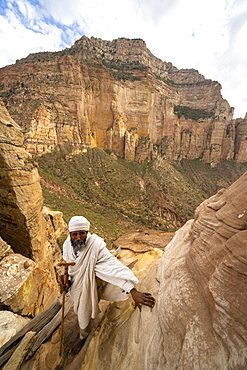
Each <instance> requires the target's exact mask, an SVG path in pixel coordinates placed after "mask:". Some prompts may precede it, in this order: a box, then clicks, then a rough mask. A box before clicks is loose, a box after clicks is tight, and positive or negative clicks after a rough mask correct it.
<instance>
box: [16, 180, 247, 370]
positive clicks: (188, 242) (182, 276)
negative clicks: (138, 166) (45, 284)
mask: <svg viewBox="0 0 247 370" xmlns="http://www.w3.org/2000/svg"><path fill="white" fill-rule="evenodd" d="M246 181H247V173H246V174H244V175H243V176H242V177H241V178H239V179H238V180H237V181H236V182H235V183H234V184H233V185H231V186H230V187H229V188H228V189H222V190H221V191H219V192H218V193H217V194H215V195H213V196H212V197H210V198H209V199H207V200H205V201H204V202H203V203H202V204H201V205H200V206H199V207H198V208H197V210H196V212H195V217H194V219H192V220H189V221H188V222H187V223H186V224H185V225H184V226H183V227H182V228H181V229H179V230H178V231H177V232H176V234H175V235H174V237H173V238H172V240H171V241H170V242H169V244H168V245H166V246H165V243H164V239H166V236H165V235H164V233H163V234H162V233H159V232H157V234H155V232H154V233H149V232H148V230H146V231H147V232H144V233H143V232H141V233H132V234H131V233H129V234H128V235H126V239H125V237H124V236H122V237H121V238H119V240H118V241H117V242H116V246H121V247H123V249H124V248H125V247H126V245H128V246H129V245H131V249H132V252H133V251H135V252H136V251H137V253H139V252H141V251H142V252H143V251H147V250H148V252H146V253H144V254H142V255H139V256H138V261H136V259H135V260H134V262H136V263H135V264H134V267H133V271H134V273H135V275H136V276H137V277H138V278H139V280H140V284H139V287H138V288H139V289H140V290H142V291H149V292H151V293H152V294H153V295H154V296H155V298H156V305H155V307H154V308H153V310H150V308H148V307H145V306H144V307H142V311H141V312H140V311H139V310H138V309H134V308H133V305H132V304H131V299H130V300H129V301H127V302H122V303H121V302H117V303H112V304H110V305H109V306H108V307H107V308H106V306H104V304H105V302H102V305H101V308H102V309H103V315H101V317H100V318H99V319H100V320H101V322H100V323H98V326H97V327H96V329H95V332H94V333H92V335H91V336H90V337H89V340H87V342H86V344H85V346H84V347H83V348H82V350H81V351H80V352H79V354H78V355H77V356H76V357H73V356H72V355H70V354H69V353H68V352H69V350H70V348H71V346H72V343H74V341H75V340H76V333H77V335H78V334H79V328H78V323H77V320H76V315H74V314H73V312H72V311H71V312H70V313H69V315H68V317H66V320H65V343H64V344H65V347H64V355H63V356H62V357H60V356H59V331H57V332H55V333H54V335H53V336H52V339H51V340H50V341H49V342H47V343H45V344H43V345H42V346H41V348H40V349H39V351H38V352H37V353H36V354H35V356H33V357H32V358H31V359H30V360H28V361H26V362H23V364H22V367H21V368H22V369H23V370H29V369H34V368H35V369H36V368H37V369H38V368H40V367H42V370H46V369H47V370H48V369H53V368H59V369H60V368H61V369H67V370H74V369H83V370H87V369H90V370H94V369H95V370H96V369H97V370H101V369H102V370H103V369H109V370H111V369H112V370H115V369H119V370H126V369H135V370H166V369H167V370H173V369H174V370H175V369H180V370H182V369H186V370H187V369H190V370H201V369H207V370H215V369H217V370H218V369H219V370H245V369H246V366H247V353H246V344H247V325H246V323H247V317H246V309H245V308H246V304H247V294H246V284H247V275H246V265H247V248H246V245H247V188H246ZM150 236H151V237H150ZM153 247H156V248H153ZM163 249H164V252H162V250H163ZM125 252H126V251H125ZM129 252H130V251H129ZM132 257H133V255H130V254H126V253H124V255H123V259H124V260H125V261H127V260H129V258H132ZM132 265H133V264H132Z"/></svg>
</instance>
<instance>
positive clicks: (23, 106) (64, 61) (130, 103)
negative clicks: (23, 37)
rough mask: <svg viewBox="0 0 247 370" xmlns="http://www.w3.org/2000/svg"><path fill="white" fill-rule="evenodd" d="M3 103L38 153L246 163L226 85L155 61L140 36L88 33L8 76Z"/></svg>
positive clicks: (5, 72)
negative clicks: (96, 152) (62, 150)
mask: <svg viewBox="0 0 247 370" xmlns="http://www.w3.org/2000/svg"><path fill="white" fill-rule="evenodd" d="M0 96H1V97H2V98H3V101H4V103H5V105H6V107H7V109H8V111H9V113H10V115H11V117H12V118H13V119H14V120H15V121H16V122H17V123H18V124H19V125H20V127H21V129H22V131H23V132H24V136H25V148H26V149H27V150H28V151H29V152H30V153H31V154H32V156H36V155H42V154H43V153H46V152H49V151H51V150H52V149H54V148H55V147H58V146H67V147H71V148H72V149H73V150H76V149H77V150H78V149H79V150H84V149H86V148H89V147H95V146H98V147H100V148H104V149H108V150H110V151H112V152H113V153H115V154H116V155H119V156H121V157H123V158H124V159H125V160H127V161H133V160H135V161H138V162H143V161H148V160H150V159H153V158H156V157H157V156H158V155H160V156H162V157H164V158H166V159H168V160H171V159H173V160H180V159H183V158H187V159H194V158H201V159H202V161H204V162H206V163H210V164H211V165H212V166H214V165H216V164H217V163H218V162H219V161H220V160H224V159H225V160H229V159H235V160H236V161H239V162H246V158H247V140H246V138H247V120H246V117H245V118H243V119H242V118H239V119H232V118H233V112H234V108H232V107H230V105H229V103H228V102H227V101H226V100H225V99H223V97H222V95H221V85H220V84H219V83H218V82H217V81H212V80H209V79H205V78H204V76H202V75H201V74H200V73H199V72H198V71H197V70H194V69H177V68H176V67H175V66H173V65H172V64H171V63H168V62H163V61H161V60H160V59H158V58H156V57H155V56H154V55H152V53H151V52H150V51H149V50H148V48H147V47H146V44H145V42H144V41H143V40H141V39H133V40H130V39H125V38H119V39H116V40H113V41H104V40H101V39H98V38H94V37H91V38H90V39H89V38H87V37H85V36H83V37H82V38H81V39H79V40H78V41H76V42H75V44H74V45H73V46H71V48H67V49H65V50H63V51H60V52H54V53H52V52H44V53H37V54H30V55H29V56H28V57H27V58H24V59H21V60H18V61H16V63H15V64H14V65H10V66H6V67H4V68H1V69H0Z"/></svg>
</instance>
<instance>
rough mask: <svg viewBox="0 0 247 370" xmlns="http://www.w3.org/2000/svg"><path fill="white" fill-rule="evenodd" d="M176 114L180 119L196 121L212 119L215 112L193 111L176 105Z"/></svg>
mask: <svg viewBox="0 0 247 370" xmlns="http://www.w3.org/2000/svg"><path fill="white" fill-rule="evenodd" d="M174 113H175V114H176V116H177V117H178V118H181V117H184V118H186V119H193V120H194V121H198V120H199V119H206V118H211V117H213V115H214V113H213V112H209V111H205V110H203V109H193V108H189V107H185V106H183V105H174Z"/></svg>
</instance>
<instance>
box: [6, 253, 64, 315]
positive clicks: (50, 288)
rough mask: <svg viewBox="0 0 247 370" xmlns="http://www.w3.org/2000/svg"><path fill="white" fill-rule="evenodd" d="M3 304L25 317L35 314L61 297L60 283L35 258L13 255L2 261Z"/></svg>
mask: <svg viewBox="0 0 247 370" xmlns="http://www.w3.org/2000/svg"><path fill="white" fill-rule="evenodd" d="M0 280H1V282H2V284H1V287H0V304H1V306H5V307H6V308H7V309H9V310H11V311H13V312H15V313H18V314H19V315H23V316H27V315H29V316H36V315H37V314H38V313H40V312H41V311H43V310H44V309H45V308H47V307H49V306H50V305H51V304H52V303H53V302H54V301H55V300H56V299H57V296H58V291H57V284H56V282H55V281H54V280H53V279H52V278H51V274H50V272H49V271H48V270H44V269H42V268H40V267H39V266H38V265H37V264H36V263H35V262H34V261H32V260H30V259H28V258H25V257H23V256H21V255H20V254H11V255H9V256H7V257H5V258H3V259H2V260H1V262H0Z"/></svg>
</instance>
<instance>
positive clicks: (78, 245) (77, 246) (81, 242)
mask: <svg viewBox="0 0 247 370" xmlns="http://www.w3.org/2000/svg"><path fill="white" fill-rule="evenodd" d="M85 243H86V240H79V241H77V242H72V240H71V244H72V247H73V250H74V253H75V255H76V256H77V253H78V252H79V251H80V250H81V249H82V248H84V247H85Z"/></svg>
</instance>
